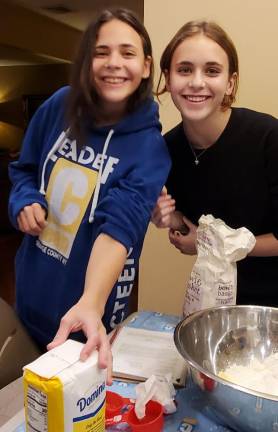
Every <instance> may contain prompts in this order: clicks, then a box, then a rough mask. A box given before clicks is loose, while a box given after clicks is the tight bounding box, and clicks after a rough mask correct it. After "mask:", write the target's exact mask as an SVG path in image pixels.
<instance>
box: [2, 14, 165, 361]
mask: <svg viewBox="0 0 278 432" xmlns="http://www.w3.org/2000/svg"><path fill="white" fill-rule="evenodd" d="M152 80H153V65H152V49H151V43H150V39H149V36H148V34H147V32H146V30H145V28H144V27H143V25H142V24H141V23H140V22H139V21H138V20H137V18H136V17H135V16H134V15H133V14H132V13H131V12H130V11H127V10H125V9H117V10H114V11H109V10H106V11H103V12H102V13H101V14H100V16H99V17H98V19H97V20H96V21H95V22H93V23H92V24H91V25H90V26H89V27H88V29H87V30H86V32H85V33H84V36H83V40H82V42H81V46H80V50H79V53H78V55H77V59H76V62H75V65H74V67H73V75H72V83H71V86H70V87H65V88H62V89H60V90H59V91H57V92H56V93H55V94H54V95H53V96H52V97H51V98H50V99H48V100H47V101H46V102H45V103H44V104H43V105H42V106H41V107H40V108H39V109H38V111H37V112H36V114H35V116H34V117H33V119H32V121H31V123H30V126H29V128H28V130H27V133H26V136H25V139H24V143H23V148H22V151H21V154H20V158H19V160H18V161H17V162H14V163H13V164H11V166H10V177H11V180H12V183H13V188H12V192H11V196H10V203H9V212H10V217H11V220H12V222H13V224H14V226H16V227H17V228H18V229H20V230H21V231H22V232H24V233H25V234H26V235H25V237H24V240H23V242H22V244H21V246H20V249H19V250H18V253H17V256H16V307H17V311H18V314H19V316H20V318H21V320H22V321H23V323H24V324H25V326H26V327H27V329H28V330H29V332H30V334H31V335H32V336H33V338H34V339H35V340H36V341H37V342H38V343H39V344H40V345H41V346H44V347H45V346H46V345H47V344H49V345H48V348H53V347H54V346H56V345H59V344H60V343H62V342H63V341H65V340H66V339H67V337H68V336H69V334H70V333H72V332H78V331H80V330H82V332H81V333H79V337H80V334H81V335H82V336H83V337H84V335H85V339H86V340H87V342H86V344H85V346H84V348H83V350H82V353H81V358H82V359H85V358H86V357H87V356H88V355H89V353H90V352H91V351H92V350H93V349H94V348H97V349H98V350H99V365H100V366H101V367H106V366H107V364H108V360H109V355H110V352H109V344H108V339H107V336H106V331H110V330H111V329H113V328H114V327H115V326H116V325H117V324H118V323H120V322H121V321H122V320H123V319H124V318H125V316H126V312H127V305H128V299H129V296H130V294H131V290H132V286H133V282H134V278H135V274H136V270H137V267H138V259H139V256H140V252H141V249H142V245H143V239H144V236H145V233H146V229H147V226H148V223H149V219H150V216H151V211H152V209H153V207H154V204H155V202H156V199H157V197H158V195H159V193H160V191H161V189H162V186H163V184H164V183H165V180H166V178H167V175H168V171H169V168H170V161H169V156H168V152H167V149H166V147H165V144H164V141H163V139H162V137H161V134H160V131H161V126H160V123H159V119H158V108H157V105H156V103H155V102H154V101H153V100H152ZM77 334H78V333H77ZM73 337H74V336H73ZM53 338H54V340H53ZM51 341H52V342H51ZM50 342H51V343H50Z"/></svg>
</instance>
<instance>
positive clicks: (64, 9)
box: [0, 0, 144, 66]
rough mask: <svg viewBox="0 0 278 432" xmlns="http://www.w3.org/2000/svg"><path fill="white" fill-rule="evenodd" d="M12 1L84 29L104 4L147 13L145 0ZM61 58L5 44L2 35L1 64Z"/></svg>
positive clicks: (142, 14) (11, 2)
mask: <svg viewBox="0 0 278 432" xmlns="http://www.w3.org/2000/svg"><path fill="white" fill-rule="evenodd" d="M1 1H2V0H0V7H1ZM9 4H12V5H16V6H18V7H21V8H22V7H23V8H25V9H30V10H32V11H34V12H36V13H38V14H40V15H46V16H48V17H49V18H51V19H53V20H55V21H58V22H61V23H63V24H67V25H68V26H70V27H73V28H75V29H78V30H81V31H83V30H84V29H85V28H86V27H87V25H88V24H89V22H90V21H91V20H92V19H93V18H94V16H95V15H96V14H97V13H98V12H99V11H100V10H102V9H104V8H111V7H126V8H128V9H132V10H134V11H135V12H136V13H137V15H138V16H139V17H141V19H143V16H144V0H9ZM19 37H20V36H19ZM57 62H60V60H59V59H56V58H55V59H54V58H51V57H47V56H41V55H37V54H35V53H32V52H30V51H25V50H23V49H19V48H15V47H12V46H7V45H3V44H2V43H1V38H0V66H14V65H31V64H46V63H57Z"/></svg>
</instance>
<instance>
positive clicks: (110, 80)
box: [103, 77, 125, 84]
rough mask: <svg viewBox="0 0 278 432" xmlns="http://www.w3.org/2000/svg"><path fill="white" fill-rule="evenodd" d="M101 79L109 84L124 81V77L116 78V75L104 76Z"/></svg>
mask: <svg viewBox="0 0 278 432" xmlns="http://www.w3.org/2000/svg"><path fill="white" fill-rule="evenodd" d="M103 80H104V81H105V82H107V83H109V84H119V83H123V82H124V81H125V79H124V78H118V77H105V78H103Z"/></svg>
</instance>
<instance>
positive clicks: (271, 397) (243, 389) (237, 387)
mask: <svg viewBox="0 0 278 432" xmlns="http://www.w3.org/2000/svg"><path fill="white" fill-rule="evenodd" d="M235 308H242V309H244V308H245V309H246V308H248V309H250V308H252V309H269V310H270V309H271V310H273V309H274V310H277V311H278V308H276V307H271V306H257V305H225V306H215V307H210V308H206V309H202V310H200V311H197V312H194V313H192V314H191V315H189V316H188V317H186V318H184V319H182V320H181V321H180V322H179V323H178V324H177V325H176V327H175V330H174V342H175V346H176V348H177V350H178V351H179V353H180V354H181V356H182V357H183V359H184V360H185V361H186V362H187V363H188V364H189V366H190V367H192V368H194V369H197V370H198V371H200V372H201V373H203V374H204V375H206V376H207V377H208V378H211V379H212V380H214V381H217V382H220V383H221V384H223V385H225V386H228V387H232V388H233V389H235V390H239V391H241V392H243V393H247V394H251V395H253V396H256V397H259V398H264V399H268V400H271V401H275V402H278V395H277V396H276V395H271V394H269V393H263V392H260V391H256V390H252V389H249V388H248V387H243V386H241V385H239V384H235V383H232V382H231V381H228V380H225V379H224V378H220V377H219V376H218V375H215V374H214V373H212V372H209V371H208V370H206V369H205V368H203V367H202V366H200V365H199V364H198V363H197V362H196V361H195V360H193V359H192V357H191V356H190V355H189V354H188V353H187V352H186V351H185V350H184V351H182V350H181V349H180V344H179V332H180V329H181V327H183V326H184V325H187V324H189V323H190V322H192V321H194V320H195V319H196V318H197V317H199V316H201V315H204V314H205V313H208V312H210V311H217V310H220V309H227V310H228V309H235Z"/></svg>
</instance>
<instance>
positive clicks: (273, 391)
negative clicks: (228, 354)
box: [218, 353, 278, 396]
mask: <svg viewBox="0 0 278 432" xmlns="http://www.w3.org/2000/svg"><path fill="white" fill-rule="evenodd" d="M218 376H219V377H220V378H223V379H225V380H227V381H230V382H232V383H234V384H238V385H240V386H242V387H246V388H248V389H251V390H255V391H259V392H262V393H267V394H269V395H273V396H278V353H275V354H271V355H270V356H269V357H267V358H266V359H265V360H264V361H259V360H257V359H255V358H254V359H253V360H251V362H250V363H249V365H246V366H240V365H237V364H234V365H232V366H230V367H228V368H227V369H225V370H224V371H221V372H219V374H218Z"/></svg>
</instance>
